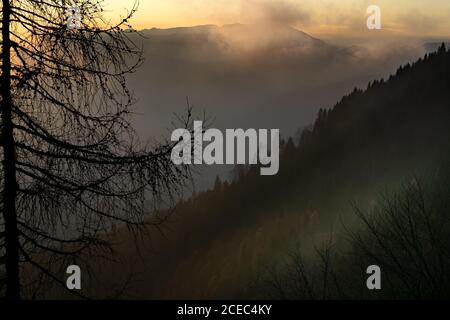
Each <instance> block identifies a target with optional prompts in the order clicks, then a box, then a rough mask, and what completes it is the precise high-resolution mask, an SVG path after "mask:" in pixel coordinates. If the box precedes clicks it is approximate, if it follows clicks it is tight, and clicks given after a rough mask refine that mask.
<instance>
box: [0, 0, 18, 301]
mask: <svg viewBox="0 0 450 320" xmlns="http://www.w3.org/2000/svg"><path fill="white" fill-rule="evenodd" d="M2 4H3V8H2V9H3V19H2V44H1V50H2V51H1V63H2V68H1V70H2V74H1V88H0V99H1V109H0V110H1V119H2V127H1V141H2V148H3V186H2V187H3V195H2V196H3V199H2V200H3V218H4V222H5V250H6V252H5V260H6V262H5V267H6V298H7V299H10V300H18V299H20V280H19V235H18V229H17V215H16V193H17V179H16V157H15V142H14V134H13V122H12V97H11V39H10V34H9V31H10V13H11V6H10V3H9V0H2Z"/></svg>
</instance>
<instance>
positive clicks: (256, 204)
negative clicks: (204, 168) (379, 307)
mask: <svg viewBox="0 0 450 320" xmlns="http://www.w3.org/2000/svg"><path fill="white" fill-rule="evenodd" d="M449 120H450V52H449V51H447V50H446V48H445V46H444V45H443V46H441V47H440V48H439V49H438V51H436V52H434V53H431V54H427V55H425V56H424V57H423V58H421V59H419V60H418V61H417V62H415V63H414V64H412V65H411V64H407V65H405V66H402V67H400V68H399V69H398V70H397V72H396V74H395V75H392V76H390V77H389V78H388V79H385V80H376V81H373V82H371V83H370V84H369V85H368V86H367V88H365V89H364V90H363V89H354V91H353V92H351V93H350V94H348V95H346V96H345V97H343V98H342V99H341V100H340V101H339V102H338V103H336V105H334V106H333V107H332V108H330V109H321V110H320V112H319V114H318V117H317V119H316V121H315V123H314V124H313V125H312V126H311V127H310V128H307V129H304V130H303V131H302V134H301V135H300V136H299V137H298V138H290V139H288V140H287V141H284V142H283V146H282V154H281V161H280V172H279V174H278V175H277V176H273V177H262V176H260V175H259V168H257V167H237V168H236V169H235V173H234V179H233V181H232V182H231V183H229V182H223V181H221V180H220V179H217V181H216V184H215V187H214V189H213V190H210V191H206V192H201V193H199V194H196V195H194V196H193V197H192V198H191V199H189V200H187V201H185V202H183V203H179V204H178V205H177V207H176V209H175V211H174V213H173V214H172V215H171V216H170V219H169V221H167V223H166V224H164V226H163V229H162V230H161V233H159V232H157V231H156V230H153V233H152V238H151V239H145V240H141V243H140V244H139V245H138V248H136V247H135V246H134V245H132V244H131V242H130V241H129V240H128V239H127V238H126V236H125V233H124V234H121V235H120V234H117V235H115V237H116V239H117V242H118V243H119V244H118V246H117V256H118V258H119V260H120V261H119V263H118V264H116V265H115V267H110V266H108V268H105V267H102V274H103V277H104V278H105V279H104V280H105V282H108V281H110V282H112V279H115V280H117V279H119V278H120V277H119V276H118V275H120V274H123V273H125V270H126V272H128V271H129V270H132V271H133V274H134V277H133V281H131V282H130V283H129V287H128V288H127V290H126V293H125V296H128V297H142V298H236V297H246V298H253V297H260V296H261V293H262V291H261V289H260V282H261V279H264V277H265V274H266V273H267V270H268V269H270V268H271V267H272V266H273V265H275V264H278V265H280V264H281V265H283V264H284V261H285V260H286V259H285V258H286V255H287V254H288V253H289V252H291V251H292V250H294V249H295V248H297V246H298V244H300V246H302V247H308V245H307V244H308V243H321V242H322V241H323V240H326V239H328V237H329V234H330V231H331V230H333V231H337V232H339V231H340V229H341V225H342V222H344V224H345V226H346V228H350V229H351V228H356V227H357V226H358V221H359V219H358V217H357V215H355V214H354V212H355V205H354V204H355V203H357V204H358V208H360V210H373V208H377V207H379V205H380V200H379V199H380V197H379V194H380V192H387V193H391V192H393V190H397V189H398V188H400V187H401V186H402V185H403V183H404V182H405V181H410V180H412V178H413V177H415V176H416V175H420V174H423V175H439V173H440V171H439V170H442V168H443V165H445V164H446V163H448V162H447V160H448V159H449V157H448V156H449V149H448V141H449V137H450V126H449ZM299 122H300V119H299ZM447 187H449V186H447ZM444 190H445V189H444ZM446 190H447V194H446V196H447V197H448V190H449V188H447V189H446ZM444 194H445V192H444ZM368 235H370V233H368ZM392 241H394V242H393V243H394V244H395V239H393V240H392ZM303 249H304V250H306V251H308V250H310V249H311V247H309V249H308V248H303ZM405 259H406V258H405ZM405 261H406V260H405ZM406 296H408V295H406ZM294 297H298V298H304V297H305V296H301V295H298V296H295V295H294Z"/></svg>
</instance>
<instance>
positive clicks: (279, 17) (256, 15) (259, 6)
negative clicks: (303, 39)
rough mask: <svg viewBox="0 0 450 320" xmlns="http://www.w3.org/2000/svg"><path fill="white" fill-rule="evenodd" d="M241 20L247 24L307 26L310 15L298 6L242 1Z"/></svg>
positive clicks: (262, 1)
mask: <svg viewBox="0 0 450 320" xmlns="http://www.w3.org/2000/svg"><path fill="white" fill-rule="evenodd" d="M241 15H242V18H243V19H242V20H246V22H248V23H266V24H267V23H268V24H280V25H289V26H292V25H297V24H308V23H309V22H310V20H311V17H310V14H309V13H307V12H306V11H303V10H301V9H300V8H299V7H298V5H296V4H294V3H292V2H289V1H287V0H283V1H276V2H274V1H270V0H243V1H242V2H241Z"/></svg>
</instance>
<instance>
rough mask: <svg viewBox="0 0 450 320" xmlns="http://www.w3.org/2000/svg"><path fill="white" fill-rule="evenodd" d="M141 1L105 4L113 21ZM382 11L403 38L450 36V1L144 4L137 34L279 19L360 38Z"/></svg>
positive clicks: (388, 26)
mask: <svg viewBox="0 0 450 320" xmlns="http://www.w3.org/2000/svg"><path fill="white" fill-rule="evenodd" d="M134 3H135V0H105V6H106V8H107V12H108V15H110V16H111V17H112V18H116V17H118V16H120V15H125V14H126V12H127V8H128V9H129V8H132V7H133V4H134ZM370 4H376V5H379V6H380V7H381V10H382V21H383V30H384V32H385V33H386V34H391V35H399V36H411V35H420V36H446V37H447V36H450V1H448V0H427V1H423V0H395V1H393V0H373V1H367V0H140V2H139V9H138V12H137V13H136V15H135V17H134V19H133V20H132V24H133V26H134V27H135V28H137V29H144V28H152V27H159V28H170V27H179V26H193V25H202V24H216V25H223V24H228V23H252V22H263V21H264V19H268V20H270V19H278V20H280V21H283V19H284V21H285V22H286V23H287V24H290V25H292V26H293V27H296V28H298V29H302V30H304V31H306V32H309V33H311V34H317V35H319V34H328V35H341V36H358V35H363V34H364V32H366V28H365V20H366V17H367V16H366V9H367V7H368V6H369V5H370Z"/></svg>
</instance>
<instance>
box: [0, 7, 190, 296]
mask: <svg viewBox="0 0 450 320" xmlns="http://www.w3.org/2000/svg"><path fill="white" fill-rule="evenodd" d="M75 4H77V5H78V7H79V9H80V14H81V17H82V19H81V21H80V22H81V23H80V24H79V25H76V26H75V28H73V26H71V27H69V28H68V24H67V23H68V17H67V14H66V10H67V8H68V6H71V5H72V1H68V0H2V8H1V30H2V38H1V60H0V61H1V88H0V99H1V101H0V102H1V109H0V112H1V157H2V163H1V170H0V172H1V175H0V179H1V180H0V183H1V184H0V185H1V194H2V197H1V211H2V218H1V219H0V224H1V229H0V232H1V233H0V237H1V239H0V244H1V245H2V247H1V249H0V250H1V251H0V254H3V257H2V259H1V260H0V262H1V263H4V272H5V274H6V277H5V279H4V284H5V287H6V290H5V292H6V297H7V298H8V299H20V298H21V285H22V283H21V270H23V269H22V268H33V269H35V271H37V275H38V277H37V279H41V280H42V279H45V281H48V280H53V281H55V282H57V283H60V284H61V285H64V283H63V281H62V280H63V277H64V274H55V272H53V269H52V268H49V263H54V262H55V261H59V262H61V260H63V261H65V260H66V259H72V258H73V257H74V256H83V255H85V256H86V255H87V256H89V255H92V254H97V255H100V256H103V255H104V254H106V253H107V252H108V250H109V247H110V243H109V242H108V241H106V240H105V237H104V234H105V233H107V232H108V231H109V230H110V229H111V227H112V226H115V225H117V224H124V225H126V226H128V227H130V228H132V229H133V230H135V229H134V228H139V227H141V226H144V225H145V224H146V223H147V222H148V221H152V222H155V221H154V219H150V220H149V218H148V217H146V216H145V214H144V213H145V210H146V206H147V205H148V201H151V202H152V203H153V204H155V203H157V202H158V201H160V200H164V199H167V196H170V195H171V194H173V191H174V190H177V188H178V187H179V186H181V185H182V183H183V181H185V179H186V178H188V177H189V171H188V168H187V167H183V166H181V167H180V166H175V165H173V164H172V162H171V161H170V154H171V150H172V148H173V147H174V145H173V144H172V143H170V142H168V141H164V142H163V143H160V144H155V145H148V144H142V143H140V142H139V141H138V139H137V137H136V135H135V133H134V132H133V130H132V127H131V125H130V120H131V106H132V104H133V98H132V94H131V92H130V91H129V90H128V89H127V86H126V75H127V74H128V73H131V72H133V71H134V70H136V68H137V67H138V66H139V65H140V64H141V62H142V50H141V49H140V48H139V47H138V46H137V45H135V43H134V42H133V41H132V37H131V35H132V34H133V31H132V30H131V27H130V26H129V25H128V20H129V19H130V18H131V16H132V15H133V14H134V12H135V10H136V7H134V8H133V9H132V10H131V11H130V12H129V14H128V15H127V16H125V17H123V18H122V19H120V21H119V22H118V23H117V24H112V23H111V22H109V21H107V20H106V19H105V18H104V14H103V9H102V1H101V0H80V1H78V2H77V3H75ZM70 10H72V9H71V8H70ZM69 22H73V21H69ZM189 119H190V116H188V118H187V119H186V123H185V124H186V126H189V123H190V120H189ZM27 270H28V269H27ZM1 272H2V269H1V268H0V274H1ZM40 282H41V283H42V281H40Z"/></svg>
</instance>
